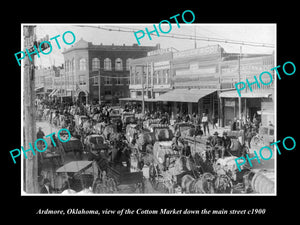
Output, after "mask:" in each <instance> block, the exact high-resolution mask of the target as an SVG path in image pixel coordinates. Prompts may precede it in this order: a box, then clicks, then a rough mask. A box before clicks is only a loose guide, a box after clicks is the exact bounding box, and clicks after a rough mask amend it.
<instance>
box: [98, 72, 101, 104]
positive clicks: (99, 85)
mask: <svg viewBox="0 0 300 225" xmlns="http://www.w3.org/2000/svg"><path fill="white" fill-rule="evenodd" d="M98 76H99V80H98V87H99V93H98V94H99V96H98V97H99V106H100V105H101V75H100V68H99V75H98Z"/></svg>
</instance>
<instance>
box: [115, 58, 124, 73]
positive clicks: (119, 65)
mask: <svg viewBox="0 0 300 225" xmlns="http://www.w3.org/2000/svg"><path fill="white" fill-rule="evenodd" d="M115 70H118V71H120V70H123V62H122V59H120V58H117V59H116V61H115Z"/></svg>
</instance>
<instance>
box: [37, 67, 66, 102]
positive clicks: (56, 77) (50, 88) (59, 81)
mask: <svg viewBox="0 0 300 225" xmlns="http://www.w3.org/2000/svg"><path fill="white" fill-rule="evenodd" d="M65 85H66V81H65V69H64V65H62V66H58V67H56V66H51V67H47V68H37V69H35V91H36V96H37V97H39V98H41V97H43V98H50V97H54V96H56V97H65V96H66V92H65V91H64V90H63V87H64V86H65Z"/></svg>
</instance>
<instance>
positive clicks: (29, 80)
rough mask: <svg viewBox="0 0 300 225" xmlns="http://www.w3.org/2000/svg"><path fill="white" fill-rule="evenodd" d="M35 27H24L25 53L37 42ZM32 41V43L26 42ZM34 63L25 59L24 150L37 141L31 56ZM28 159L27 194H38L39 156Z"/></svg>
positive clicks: (28, 155)
mask: <svg viewBox="0 0 300 225" xmlns="http://www.w3.org/2000/svg"><path fill="white" fill-rule="evenodd" d="M35 27H36V26H23V33H24V38H25V41H24V43H28V45H30V46H25V44H24V50H23V51H24V52H25V49H26V48H28V47H32V46H33V45H34V42H35ZM26 40H32V41H26ZM31 58H32V61H30V60H29V56H28V55H27V57H25V59H24V61H23V62H24V73H23V76H24V77H23V79H24V90H23V91H24V92H23V93H24V96H23V97H24V98H23V99H24V100H23V101H24V102H23V105H24V130H23V131H24V136H25V139H24V143H23V146H24V149H26V150H27V149H29V143H31V144H32V145H33V143H34V142H35V140H36V124H35V106H34V98H35V83H34V80H35V79H34V55H31ZM26 155H27V159H24V162H25V191H26V193H38V180H37V176H38V156H37V155H33V152H32V151H28V152H26Z"/></svg>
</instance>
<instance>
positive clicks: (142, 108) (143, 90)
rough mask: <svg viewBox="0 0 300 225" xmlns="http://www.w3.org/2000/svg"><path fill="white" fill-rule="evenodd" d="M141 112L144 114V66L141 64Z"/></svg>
mask: <svg viewBox="0 0 300 225" xmlns="http://www.w3.org/2000/svg"><path fill="white" fill-rule="evenodd" d="M141 81H142V114H143V115H144V114H145V96H144V66H142V79H141Z"/></svg>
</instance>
